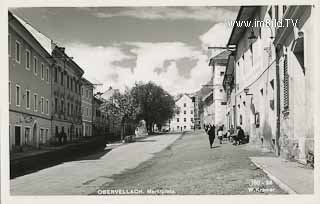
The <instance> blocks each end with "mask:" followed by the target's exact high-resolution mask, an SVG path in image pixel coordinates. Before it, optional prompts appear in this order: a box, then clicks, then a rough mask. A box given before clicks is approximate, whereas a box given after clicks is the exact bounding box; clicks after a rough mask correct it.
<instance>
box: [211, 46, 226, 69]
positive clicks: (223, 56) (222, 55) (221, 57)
mask: <svg viewBox="0 0 320 204" xmlns="http://www.w3.org/2000/svg"><path fill="white" fill-rule="evenodd" d="M230 54H231V51H229V50H224V51H222V52H220V53H219V54H217V55H216V56H214V57H212V58H211V59H210V62H209V66H211V65H212V64H213V63H214V62H222V61H226V60H227V59H228V57H229V55H230Z"/></svg>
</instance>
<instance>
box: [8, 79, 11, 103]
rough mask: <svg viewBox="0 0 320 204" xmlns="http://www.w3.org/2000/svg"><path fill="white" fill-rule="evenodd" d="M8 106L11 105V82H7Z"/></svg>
mask: <svg viewBox="0 0 320 204" xmlns="http://www.w3.org/2000/svg"><path fill="white" fill-rule="evenodd" d="M8 91H9V104H11V82H10V81H9V90H8Z"/></svg>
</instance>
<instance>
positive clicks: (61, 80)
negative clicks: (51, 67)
mask: <svg viewBox="0 0 320 204" xmlns="http://www.w3.org/2000/svg"><path fill="white" fill-rule="evenodd" d="M63 80H64V78H63V72H60V83H61V85H63Z"/></svg>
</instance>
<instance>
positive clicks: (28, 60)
mask: <svg viewBox="0 0 320 204" xmlns="http://www.w3.org/2000/svg"><path fill="white" fill-rule="evenodd" d="M30 67H31V58H30V51H29V50H26V69H28V70H30Z"/></svg>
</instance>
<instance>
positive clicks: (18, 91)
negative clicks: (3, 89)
mask: <svg viewBox="0 0 320 204" xmlns="http://www.w3.org/2000/svg"><path fill="white" fill-rule="evenodd" d="M20 97H21V90H20V86H19V85H16V106H20Z"/></svg>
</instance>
